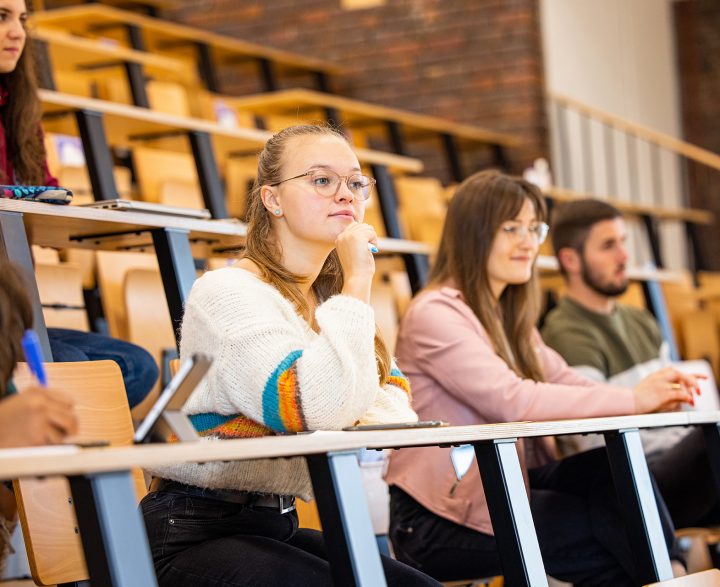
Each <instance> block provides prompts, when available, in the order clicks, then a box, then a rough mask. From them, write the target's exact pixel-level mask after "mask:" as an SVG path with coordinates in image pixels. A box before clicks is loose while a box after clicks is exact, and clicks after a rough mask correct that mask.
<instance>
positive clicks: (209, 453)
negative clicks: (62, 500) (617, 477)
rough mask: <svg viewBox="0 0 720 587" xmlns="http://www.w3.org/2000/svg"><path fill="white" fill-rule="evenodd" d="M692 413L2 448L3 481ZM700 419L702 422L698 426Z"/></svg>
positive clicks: (540, 432)
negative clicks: (136, 443)
mask: <svg viewBox="0 0 720 587" xmlns="http://www.w3.org/2000/svg"><path fill="white" fill-rule="evenodd" d="M690 414H692V413H690V412H673V413H668V414H649V415H642V416H621V417H615V418H592V419H586V420H566V421H555V422H511V423H506V424H490V425H478V426H449V427H445V428H421V429H407V430H399V429H395V430H380V431H367V432H325V431H320V432H313V433H310V434H297V435H288V436H273V437H265V438H250V439H239V440H223V441H221V442H204V441H200V442H192V443H181V444H157V445H143V446H132V447H117V448H85V449H83V448H78V447H73V446H57V447H39V448H24V449H5V450H0V479H14V478H20V477H31V476H45V475H68V474H79V473H99V472H108V471H119V470H126V469H130V468H132V467H153V466H158V465H170V464H179V463H191V462H209V461H224V460H248V459H257V458H275V457H289V456H298V455H310V454H322V453H327V452H337V451H348V450H357V449H359V448H371V449H373V448H402V447H407V446H432V445H441V444H442V445H448V444H466V443H468V442H471V441H479V440H497V439H506V438H507V439H512V438H526V437H536V436H548V435H553V436H556V435H562V434H582V433H590V432H603V431H606V430H617V429H627V428H646V427H654V426H684V425H688V424H690V419H691V418H690V416H689V415H690ZM693 420H694V421H693V423H711V422H717V421H719V420H720V412H708V413H706V414H698V415H695V416H694V418H693ZM695 420H697V422H695Z"/></svg>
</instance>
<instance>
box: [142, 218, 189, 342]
mask: <svg viewBox="0 0 720 587" xmlns="http://www.w3.org/2000/svg"><path fill="white" fill-rule="evenodd" d="M152 238H153V244H154V245H155V255H156V256H157V260H158V265H159V266H160V275H161V276H162V282H163V288H164V289H165V297H166V298H167V303H168V309H169V310H170V319H171V320H172V325H173V332H174V333H175V339H176V342H177V344H180V340H179V337H180V326H181V324H182V317H183V312H184V308H185V300H186V299H187V297H188V294H189V293H190V288H192V285H193V283H195V261H193V256H192V251H191V249H190V242H189V241H188V233H187V231H186V230H180V229H177V228H158V229H156V230H153V231H152Z"/></svg>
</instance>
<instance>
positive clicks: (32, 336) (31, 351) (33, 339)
mask: <svg viewBox="0 0 720 587" xmlns="http://www.w3.org/2000/svg"><path fill="white" fill-rule="evenodd" d="M22 348H23V352H24V353H25V360H26V361H27V364H28V367H30V371H32V372H33V374H34V375H35V378H36V379H37V380H38V383H39V384H40V385H42V386H43V387H47V375H45V367H44V366H43V356H42V349H41V348H40V339H39V338H38V335H37V333H36V332H35V331H34V330H26V331H25V334H24V335H23V337H22Z"/></svg>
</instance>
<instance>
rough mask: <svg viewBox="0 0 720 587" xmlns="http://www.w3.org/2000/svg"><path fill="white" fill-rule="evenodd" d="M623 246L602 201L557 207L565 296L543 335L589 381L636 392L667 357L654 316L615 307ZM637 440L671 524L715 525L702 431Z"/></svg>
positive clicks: (586, 442) (592, 441) (592, 439)
mask: <svg viewBox="0 0 720 587" xmlns="http://www.w3.org/2000/svg"><path fill="white" fill-rule="evenodd" d="M626 241H627V228H626V226H625V221H624V220H623V218H622V215H621V214H620V212H619V211H618V210H617V209H616V208H614V207H613V206H611V205H609V204H607V203H606V202H602V201H600V200H590V199H588V200H578V201H574V202H569V203H566V204H563V205H561V206H559V207H558V209H557V211H556V213H555V215H554V216H553V224H552V242H553V248H554V250H555V253H556V255H557V258H558V263H559V265H560V271H561V273H562V275H563V277H564V278H565V283H566V286H567V292H566V296H565V297H564V298H563V299H562V300H561V301H560V303H559V304H558V305H557V307H556V308H554V309H553V310H552V311H551V312H549V313H548V315H547V317H546V319H545V323H544V325H543V328H542V336H543V339H544V340H545V342H546V344H547V345H548V346H550V347H552V348H553V349H555V350H556V351H557V352H558V353H560V355H562V357H563V358H564V359H565V360H566V361H567V362H568V364H569V365H571V366H573V367H575V368H576V369H577V370H579V371H580V372H582V373H583V374H584V375H586V376H587V377H589V378H591V379H594V380H597V381H607V382H611V383H614V384H617V385H626V386H634V385H636V384H637V383H638V381H640V380H641V379H642V378H643V377H645V376H647V375H649V374H650V373H652V372H654V371H656V370H658V369H660V368H661V367H663V366H664V365H666V364H667V363H668V362H669V360H670V356H669V348H668V345H667V343H666V342H664V341H663V339H662V336H661V334H660V329H659V328H658V325H657V323H656V321H655V319H654V318H653V316H652V315H651V314H650V313H649V312H648V311H647V310H644V309H640V308H634V307H631V306H626V305H623V304H619V303H617V301H616V298H617V297H618V296H620V295H622V294H623V293H625V291H626V290H627V288H628V277H627V273H626V267H627V262H628V251H627V247H626ZM641 434H642V440H643V446H644V447H645V454H646V456H647V459H648V465H649V467H650V469H651V471H652V472H653V474H654V476H655V478H656V480H657V482H658V485H659V487H660V491H661V493H662V494H663V497H664V498H665V501H666V503H667V505H668V508H669V510H670V513H671V515H672V518H673V521H674V522H675V525H676V526H677V527H686V526H704V525H709V524H716V523H718V522H720V506H719V505H718V500H717V498H716V497H715V490H714V486H713V484H712V481H711V476H710V470H709V467H708V463H707V456H706V454H705V446H704V441H703V438H702V434H701V431H700V430H699V429H697V430H693V429H690V428H657V429H653V430H648V431H643V432H642V433H641ZM558 440H559V443H560V447H561V450H562V451H564V452H565V453H566V454H570V453H572V452H577V451H579V450H587V449H589V448H592V447H594V446H598V445H599V444H602V438H601V437H599V436H583V437H561V438H559V439H558Z"/></svg>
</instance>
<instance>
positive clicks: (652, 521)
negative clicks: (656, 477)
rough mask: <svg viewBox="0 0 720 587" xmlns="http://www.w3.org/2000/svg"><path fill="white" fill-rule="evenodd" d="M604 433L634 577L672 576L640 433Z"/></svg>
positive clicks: (643, 580)
mask: <svg viewBox="0 0 720 587" xmlns="http://www.w3.org/2000/svg"><path fill="white" fill-rule="evenodd" d="M604 436H605V446H606V448H607V453H608V459H609V460H610V470H611V471H612V476H613V481H614V483H615V489H616V491H617V496H618V501H619V502H620V512H621V513H622V514H623V518H624V520H625V526H626V529H627V532H628V538H629V539H630V546H631V548H632V549H633V554H634V558H635V561H636V564H637V572H638V577H636V579H637V581H638V582H639V583H640V584H641V585H645V584H646V583H655V582H656V581H665V580H667V579H672V577H673V573H672V568H671V566H670V557H669V556H668V551H667V547H666V545H665V538H664V535H663V529H662V525H661V524H660V515H659V513H658V507H657V502H656V501H655V494H654V493H653V487H652V483H651V481H650V473H649V471H648V467H647V462H646V461H645V453H644V452H643V447H642V442H641V441H640V432H639V431H638V429H637V428H633V429H630V430H613V431H609V432H605V433H604Z"/></svg>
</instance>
